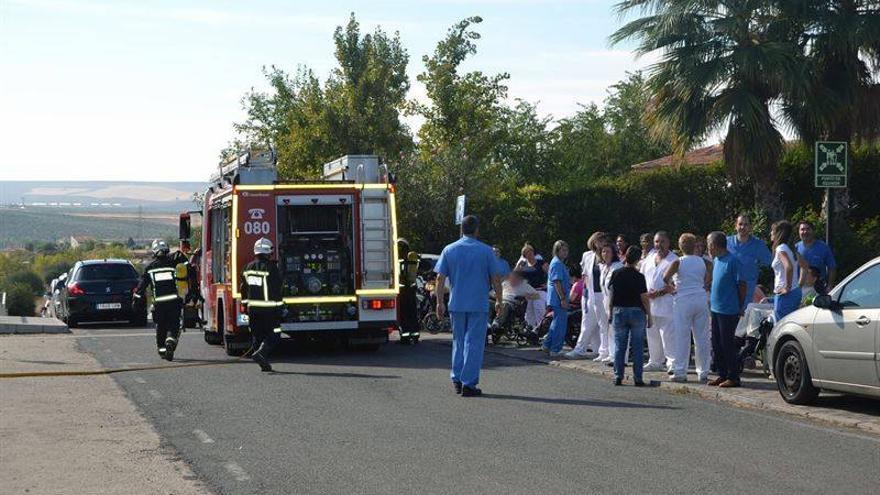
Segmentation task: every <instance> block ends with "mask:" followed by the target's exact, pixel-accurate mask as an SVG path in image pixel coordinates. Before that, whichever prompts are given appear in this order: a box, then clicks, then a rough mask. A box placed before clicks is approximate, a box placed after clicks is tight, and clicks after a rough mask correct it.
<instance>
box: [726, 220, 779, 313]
mask: <svg viewBox="0 0 880 495" xmlns="http://www.w3.org/2000/svg"><path fill="white" fill-rule="evenodd" d="M727 250H728V251H729V252H730V254H732V255H734V256H736V259H737V260H739V265H740V270H742V273H741V274H740V276H741V277H742V278H741V280H742V281H744V282H745V283H746V297H745V301H744V302H743V309H744V308H745V306H746V305H747V304H749V303H750V302H752V297H753V296H754V294H755V286H756V285H757V284H758V269H759V268H760V267H762V266H770V261H772V260H773V256H772V255H771V254H770V249H768V248H767V244H765V243H764V241H762V240H761V239H758V238H757V237H755V236H753V235H752V218H751V217H750V216H749V215H748V214H747V213H741V214H740V215H739V216H738V217H736V234H732V235H729V236H727Z"/></svg>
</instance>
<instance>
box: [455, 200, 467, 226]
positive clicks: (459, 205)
mask: <svg viewBox="0 0 880 495" xmlns="http://www.w3.org/2000/svg"><path fill="white" fill-rule="evenodd" d="M464 205H465V196H464V194H462V195H461V196H459V197H457V198H455V225H461V222H463V221H464Z"/></svg>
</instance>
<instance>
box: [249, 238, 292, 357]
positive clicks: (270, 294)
mask: <svg viewBox="0 0 880 495" xmlns="http://www.w3.org/2000/svg"><path fill="white" fill-rule="evenodd" d="M271 255H272V242H271V241H270V240H269V239H266V238H265V237H263V238H260V239H258V240H257V242H255V243H254V260H253V261H251V262H250V263H248V264H247V266H245V267H244V270H243V271H242V272H241V293H242V295H243V296H244V297H245V298H246V299H242V301H241V302H242V304H244V305H245V307H246V308H247V314H248V318H249V321H250V328H251V342H252V348H253V349H254V353H253V354H251V357H252V358H253V360H254V361H256V362H257V364H259V365H260V369H262V370H263V371H272V366H271V365H270V364H269V355H270V354H271V352H272V349H273V348H274V347H275V345H276V344H277V342H278V340H279V337H280V334H281V312H282V311H283V308H284V301H283V299H282V297H281V273H280V272H279V271H278V265H276V264H275V262H274V261H272V260H270V259H269V256H271Z"/></svg>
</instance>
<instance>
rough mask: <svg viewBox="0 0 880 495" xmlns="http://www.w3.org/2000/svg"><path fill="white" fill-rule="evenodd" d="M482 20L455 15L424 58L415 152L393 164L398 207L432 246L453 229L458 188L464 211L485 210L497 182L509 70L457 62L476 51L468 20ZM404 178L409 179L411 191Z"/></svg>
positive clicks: (416, 107)
mask: <svg viewBox="0 0 880 495" xmlns="http://www.w3.org/2000/svg"><path fill="white" fill-rule="evenodd" d="M480 22H482V19H481V18H479V17H470V18H467V19H464V20H462V21H461V22H459V23H457V24H456V25H455V26H453V27H452V28H450V29H449V31H448V32H447V35H446V38H445V39H443V40H442V41H440V42H439V43H438V44H437V47H436V49H435V50H434V53H433V54H432V55H430V56H428V55H425V56H424V57H423V58H422V60H423V61H424V63H425V71H424V72H422V73H421V74H419V75H418V80H419V81H420V82H422V83H423V84H424V85H425V89H426V91H427V94H428V97H429V98H430V100H431V102H430V104H422V103H418V102H411V103H410V106H409V109H410V112H413V113H416V114H418V115H421V116H422V117H423V118H424V119H425V122H424V124H423V125H422V127H421V129H419V144H418V149H417V150H416V153H415V155H413V156H412V157H411V159H409V160H407V161H405V162H404V163H401V165H400V167H398V170H399V177H400V180H401V183H402V187H401V190H402V191H403V194H404V196H403V197H402V201H403V202H404V208H402V211H403V216H404V221H405V222H407V224H409V225H412V226H415V227H416V229H417V233H416V236H415V238H416V239H420V240H421V241H423V242H425V243H426V244H427V245H430V246H438V245H439V244H441V243H442V242H446V241H448V240H450V239H451V238H454V237H455V229H454V228H452V220H453V209H454V198H455V197H456V196H458V195H460V194H465V195H467V196H468V211H472V212H479V213H480V214H482V215H483V216H486V215H487V214H491V213H490V210H489V209H488V207H489V205H490V204H491V202H492V199H493V198H495V197H497V192H498V189H499V187H500V180H499V174H500V172H501V171H502V170H503V168H502V167H501V166H500V165H499V163H498V161H497V155H496V150H497V148H498V143H499V142H501V141H503V140H504V137H505V135H506V129H505V126H504V121H505V120H504V115H505V112H504V108H503V100H504V99H505V98H506V96H507V87H506V86H505V85H504V81H505V80H507V79H508V77H509V76H508V75H507V74H496V75H491V76H489V75H486V74H484V73H483V72H481V71H471V72H467V73H464V74H461V73H460V66H461V64H462V62H464V61H465V59H467V57H469V56H471V55H473V54H475V53H476V51H477V47H476V44H475V41H476V40H478V39H479V38H480V35H479V33H477V32H476V31H475V30H473V28H472V26H473V25H474V24H479V23H480ZM404 185H405V186H411V187H412V189H410V191H411V192H410V193H409V195H407V193H406V191H407V189H406V188H405V187H404ZM416 191H418V192H416ZM416 219H417V220H416Z"/></svg>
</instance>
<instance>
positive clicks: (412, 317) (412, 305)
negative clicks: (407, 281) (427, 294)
mask: <svg viewBox="0 0 880 495" xmlns="http://www.w3.org/2000/svg"><path fill="white" fill-rule="evenodd" d="M397 300H398V302H399V305H400V307H399V308H398V310H399V311H400V336H401V337H404V338H405V337H418V336H419V307H418V305H419V301H418V299H417V298H416V288H415V287H414V286H412V285H405V286H402V287H401V288H400V295H399V296H398V298H397Z"/></svg>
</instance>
